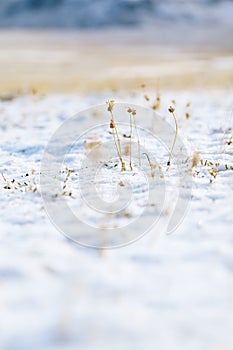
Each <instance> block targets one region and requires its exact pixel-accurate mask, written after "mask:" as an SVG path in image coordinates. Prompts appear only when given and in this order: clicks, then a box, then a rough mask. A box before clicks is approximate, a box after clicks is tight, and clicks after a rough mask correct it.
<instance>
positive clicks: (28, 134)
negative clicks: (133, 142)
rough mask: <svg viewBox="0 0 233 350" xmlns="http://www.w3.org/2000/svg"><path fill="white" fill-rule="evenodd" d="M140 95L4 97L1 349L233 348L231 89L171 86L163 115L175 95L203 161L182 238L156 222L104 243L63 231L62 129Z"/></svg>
mask: <svg viewBox="0 0 233 350" xmlns="http://www.w3.org/2000/svg"><path fill="white" fill-rule="evenodd" d="M141 95H142V94H141V93H136V94H134V95H129V96H128V95H127V94H122V95H121V94H120V93H118V95H117V96H114V94H113V93H111V94H108V93H106V94H99V95H92V94H86V95H74V94H72V95H71V94H67V95H48V96H39V95H30V96H29V95H26V96H19V97H18V98H15V99H13V100H10V101H1V102H0V113H1V124H0V134H1V137H0V146H1V148H0V149H1V166H0V168H1V169H0V173H2V174H3V176H1V179H0V181H1V190H0V196H1V201H0V206H1V208H0V209H1V235H0V241H1V242H0V349H1V350H29V349H30V350H31V349H32V348H33V349H35V350H37V349H44V350H52V349H54V350H55V349H56V350H57V349H62V350H63V349H64V350H66V349H67V350H71V349H72V350H73V349H74V350H77V349H85V350H86V349H109V348H110V349H121V348H122V349H142V348H145V349H155V348H158V349H166V350H167V349H175V350H176V349H177V350H178V349H188V350H191V349H201V350H202V349H203V350H204V349H205V350H206V349H211V350H231V349H232V346H233V345H232V344H233V336H232V325H233V312H232V311H233V236H232V225H233V216H232V209H233V196H232V194H233V182H232V178H233V171H232V169H231V167H232V166H233V154H232V152H233V144H232V142H231V140H232V139H231V135H232V133H233V131H232V122H233V120H232V118H231V111H232V108H233V100H232V91H230V90H228V91H217V90H215V91H212V92H210V91H209V92H206V91H204V90H203V91H200V90H198V91H195V90H190V91H185V92H183V91H180V92H177V91H175V92H166V93H164V92H163V91H161V101H162V106H161V109H160V110H159V112H160V113H161V115H163V116H166V118H167V119H169V118H170V116H169V114H168V113H167V107H168V106H169V105H170V104H171V100H174V99H175V100H176V114H177V118H178V122H179V125H180V129H181V131H182V133H183V135H184V136H185V137H187V139H188V140H189V141H190V142H191V143H192V145H193V149H195V150H196V151H197V152H198V153H199V155H200V159H201V160H203V162H202V163H203V164H201V163H200V162H199V164H198V165H197V166H196V167H195V168H193V174H194V176H193V196H192V199H191V202H190V208H189V211H188V213H187V215H186V217H185V219H184V221H183V223H182V224H181V225H180V226H179V228H178V229H177V230H176V231H175V232H174V233H173V234H172V235H169V236H167V235H164V234H163V235H161V237H159V238H158V237H157V236H156V237H154V236H155V235H154V232H153V231H151V232H150V233H149V234H147V235H146V236H145V237H144V238H142V239H140V240H139V241H137V242H136V243H133V244H131V245H128V246H127V247H124V248H120V249H115V250H109V251H104V252H98V251H95V250H91V249H86V248H82V247H80V246H78V245H75V244H73V243H71V242H70V241H69V240H67V239H66V238H65V237H63V236H62V235H61V234H59V233H58V232H57V230H56V229H55V228H54V227H53V225H52V224H51V223H50V221H49V219H48V218H47V216H46V213H45V211H44V208H43V202H42V199H41V196H40V193H39V189H40V188H39V172H40V162H41V157H42V154H43V150H44V147H45V146H46V144H47V142H48V140H49V138H50V137H51V136H52V134H53V133H54V132H55V130H56V129H57V127H59V126H60V125H61V124H62V123H63V122H64V121H65V120H67V118H69V117H70V116H71V115H72V114H74V113H76V112H78V111H80V110H82V109H84V108H86V107H89V106H91V105H95V104H97V103H102V102H104V101H105V100H106V99H107V98H111V97H114V98H115V99H116V100H117V101H125V102H130V101H131V102H135V103H137V104H144V105H146V104H147V103H146V101H144V99H143V97H142V96H141ZM152 96H154V95H152V93H151V94H149V97H150V98H152ZM187 102H191V105H190V106H189V107H187V106H186V104H187ZM186 113H189V115H190V118H188V119H187V118H186V117H185V114H186ZM80 122H82V121H80ZM206 161H208V163H206ZM209 162H213V165H211V164H210V163H209ZM215 163H219V165H217V166H215ZM226 165H227V166H226ZM211 174H212V175H211ZM215 175H216V178H214V176H215ZM13 179H14V180H13ZM210 180H212V183H210ZM12 181H13V182H12ZM8 187H10V189H9V188H8ZM15 187H16V188H17V189H15ZM70 200H72V198H71V199H70Z"/></svg>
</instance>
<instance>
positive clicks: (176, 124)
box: [167, 106, 179, 167]
mask: <svg viewBox="0 0 233 350" xmlns="http://www.w3.org/2000/svg"><path fill="white" fill-rule="evenodd" d="M168 112H169V113H171V114H172V116H173V119H174V121H175V126H176V131H175V137H174V140H173V144H172V148H171V152H170V155H169V158H168V161H167V166H168V167H170V165H171V158H172V154H173V150H174V147H175V144H176V139H177V135H178V129H179V128H178V122H177V119H176V116H175V113H174V112H175V108H174V107H172V106H170V107H169V108H168Z"/></svg>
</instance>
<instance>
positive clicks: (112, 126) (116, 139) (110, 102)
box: [106, 100, 126, 171]
mask: <svg viewBox="0 0 233 350" xmlns="http://www.w3.org/2000/svg"><path fill="white" fill-rule="evenodd" d="M106 104H107V106H108V112H109V113H110V115H111V120H110V129H112V132H113V138H114V142H115V146H116V150H117V154H118V157H119V160H120V162H121V171H126V167H125V162H124V161H123V158H122V151H121V142H120V137H119V134H118V130H117V127H116V123H115V119H114V115H113V107H114V104H115V101H114V100H108V101H106Z"/></svg>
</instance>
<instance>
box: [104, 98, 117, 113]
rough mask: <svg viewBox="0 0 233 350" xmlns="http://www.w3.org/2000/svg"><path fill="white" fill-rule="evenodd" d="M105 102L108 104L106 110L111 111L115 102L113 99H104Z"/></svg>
mask: <svg viewBox="0 0 233 350" xmlns="http://www.w3.org/2000/svg"><path fill="white" fill-rule="evenodd" d="M106 104H107V105H108V112H112V111H113V107H114V104H115V101H114V100H108V101H106Z"/></svg>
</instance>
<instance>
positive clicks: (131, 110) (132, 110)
mask: <svg viewBox="0 0 233 350" xmlns="http://www.w3.org/2000/svg"><path fill="white" fill-rule="evenodd" d="M127 112H128V113H129V115H130V136H131V137H130V145H131V146H130V147H131V148H132V141H131V139H132V119H133V122H134V128H135V131H136V135H137V140H138V163H139V166H141V165H142V164H141V145H140V138H139V133H138V128H137V123H136V114H137V112H136V109H133V108H128V110H127ZM130 161H131V157H130ZM131 170H132V169H131Z"/></svg>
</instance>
